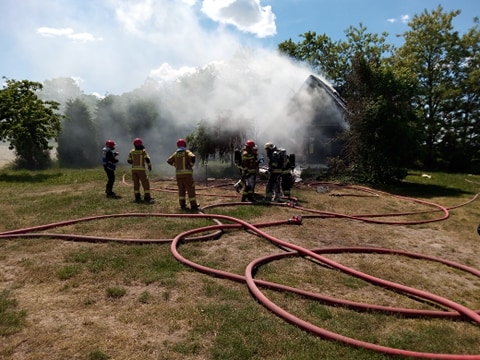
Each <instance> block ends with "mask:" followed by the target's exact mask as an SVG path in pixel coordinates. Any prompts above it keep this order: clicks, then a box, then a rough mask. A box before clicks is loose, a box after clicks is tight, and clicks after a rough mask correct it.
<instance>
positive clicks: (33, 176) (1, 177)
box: [0, 171, 62, 183]
mask: <svg viewBox="0 0 480 360" xmlns="http://www.w3.org/2000/svg"><path fill="white" fill-rule="evenodd" d="M60 176H62V173H55V174H38V173H35V172H28V171H25V172H15V173H14V174H9V173H0V181H5V182H12V183H14V182H30V183H31V182H34V183H40V182H45V181H48V180H50V179H54V178H59V177H60Z"/></svg>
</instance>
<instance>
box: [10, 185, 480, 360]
mask: <svg viewBox="0 0 480 360" xmlns="http://www.w3.org/2000/svg"><path fill="white" fill-rule="evenodd" d="M478 195H479V194H477V195H475V196H474V197H473V198H472V199H471V200H469V201H467V202H466V203H464V204H468V203H470V202H472V201H474V200H476V199H477V198H478ZM400 198H402V199H408V200H413V201H415V202H417V203H420V204H423V205H426V206H429V207H432V208H433V210H430V211H433V212H440V213H441V215H440V216H439V217H436V218H434V219H429V220H419V221H406V222H394V221H384V220H381V219H380V218H382V217H386V216H389V217H391V216H398V215H405V214H373V215H372V214H370V215H366V214H360V215H347V214H339V213H334V212H325V211H319V210H315V209H308V208H304V207H299V206H298V205H297V204H296V202H290V203H280V204H271V205H272V206H284V207H291V208H293V209H296V210H300V211H302V212H304V213H310V214H312V215H303V216H301V215H293V216H292V217H291V218H290V219H288V220H282V221H272V222H265V223H257V224H251V223H249V222H247V221H244V220H241V219H238V218H235V217H230V216H226V215H219V214H205V213H203V212H204V211H205V210H206V209H212V208H214V207H218V206H249V205H250V204H249V203H241V202H238V203H237V202H233V203H227V204H217V205H210V206H205V207H203V208H202V212H201V213H198V214H193V213H192V214H167V213H123V214H110V215H99V216H91V217H85V218H80V219H72V220H66V221H61V222H56V223H51V224H46V225H39V226H33V227H29V228H24V229H16V230H10V231H4V232H2V233H0V239H12V238H58V239H63V240H71V241H86V242H112V241H115V242H123V243H134V244H145V243H170V249H171V252H172V254H173V256H174V257H175V258H176V259H177V260H178V261H180V262H182V263H183V264H185V265H187V266H189V267H191V268H193V269H195V270H197V271H199V272H201V273H204V274H208V275H212V276H216V277H220V278H224V279H228V280H231V281H235V282H239V283H245V284H246V286H247V287H248V289H249V291H250V293H251V294H252V296H254V297H255V298H256V299H257V300H258V301H259V302H260V303H261V304H262V305H263V306H265V307H266V308H267V309H269V310H270V311H272V312H273V313H274V314H276V315H277V316H279V317H280V318H282V319H284V320H285V321H287V322H289V323H291V324H293V325H295V326H298V327H299V328H301V329H303V330H306V331H308V332H310V333H311V334H314V335H316V336H319V337H322V338H325V339H329V340H333V341H338V342H341V343H344V344H347V345H350V346H354V347H360V348H365V349H369V350H372V351H377V352H381V353H385V354H390V355H401V356H407V357H415V358H424V359H452V360H453V359H455V360H480V354H475V355H468V354H439V353H426V352H417V351H411V350H404V349H398V348H391V347H387V346H382V345H378V344H373V343H369V342H365V341H361V340H357V339H354V338H350V337H346V336H343V335H341V334H338V333H334V332H331V331H329V330H326V329H323V328H320V327H318V326H315V325H313V324H312V323H310V322H308V321H306V320H303V319H301V318H298V317H297V316H295V315H293V314H291V313H289V312H287V311H286V310H284V309H283V308H281V307H280V306H278V305H276V304H275V303H274V302H273V301H271V300H270V299H269V298H268V297H267V296H266V295H265V294H264V293H263V292H262V291H261V290H260V288H265V289H273V290H277V291H280V292H290V293H293V294H297V295H299V296H302V297H304V298H308V299H313V300H316V301H319V302H322V303H326V304H330V305H333V306H343V307H346V308H350V309H354V310H359V311H367V310H368V311H378V312H384V313H388V314H399V315H402V316H408V317H433V318H446V319H456V320H458V319H463V320H468V321H470V322H472V323H474V324H476V325H477V326H478V325H479V324H480V310H472V309H469V308H467V307H465V306H464V305H462V304H459V303H457V302H454V301H451V300H449V299H447V298H444V297H441V296H438V295H435V294H433V293H430V292H427V291H422V290H418V289H415V288H412V287H409V286H405V285H401V284H398V283H395V282H391V281H387V280H384V279H381V278H377V277H374V276H371V275H368V274H366V273H363V272H360V271H357V270H355V269H353V268H350V267H347V266H344V265H342V264H340V263H338V262H336V261H333V260H331V259H329V258H327V257H325V256H323V254H338V253H374V254H392V255H400V256H405V257H410V258H414V259H422V260H427V261H433V262H438V263H441V264H444V265H447V266H450V267H452V268H455V269H457V270H460V271H464V272H467V273H469V274H472V275H474V276H476V277H479V278H480V271H479V270H477V269H474V268H472V267H468V266H465V265H462V264H459V263H456V262H453V261H448V260H444V259H440V258H436V257H432V256H426V255H422V254H416V253H411V252H407V251H399V250H394V249H385V248H372V247H339V248H319V249H306V248H303V247H301V246H297V245H294V244H291V243H288V242H286V241H283V240H281V239H278V238H276V237H274V236H271V235H270V234H268V233H267V232H265V231H263V230H262V228H266V227H271V226H282V225H302V223H303V220H304V219H314V218H331V217H335V218H345V219H350V220H356V221H362V222H371V223H376V224H389V225H403V224H409V225H411V224H423V223H426V222H433V221H441V220H445V219H447V218H448V217H449V210H448V208H446V207H443V206H440V205H437V204H434V203H431V202H427V201H423V200H416V199H411V198H406V197H400ZM457 207H458V206H456V207H455V208H457ZM418 213H424V211H422V212H412V213H407V214H408V215H412V214H418ZM152 216H153V217H165V218H192V219H199V218H203V219H210V220H212V221H213V222H214V223H215V224H214V225H210V226H204V227H199V228H195V229H190V230H187V231H184V232H182V233H180V234H178V235H177V236H175V238H173V239H122V238H111V237H98V236H88V235H76V234H56V233H46V232H42V233H40V232H39V231H46V230H50V229H53V228H57V227H62V226H67V225H72V224H77V223H81V222H88V221H94V220H100V219H106V218H124V217H152ZM224 222H228V223H224ZM234 229H237V230H246V231H249V232H252V233H254V234H256V235H258V236H259V237H261V238H264V239H266V240H268V241H270V242H271V243H272V244H274V245H277V246H279V247H281V248H283V249H285V250H286V251H285V252H284V253H281V254H275V255H270V256H265V257H262V258H258V259H255V260H254V261H252V262H251V263H249V264H248V265H247V267H246V268H245V272H244V275H238V274H234V273H230V272H226V271H222V270H218V269H214V268H210V267H206V266H203V265H201V264H198V263H195V262H194V261H191V260H189V259H187V258H185V257H184V256H183V255H181V253H180V251H179V249H180V247H181V245H182V244H184V243H186V242H189V241H206V240H214V239H218V238H220V237H221V236H222V234H223V233H224V231H225V230H234ZM288 257H306V258H309V259H313V260H315V261H316V262H318V263H319V264H323V265H327V266H329V267H331V268H334V269H337V270H338V271H341V272H343V273H345V274H348V275H351V276H353V277H356V278H359V279H362V280H364V281H367V282H369V283H372V284H374V285H378V286H381V287H384V288H389V289H392V290H394V291H396V292H401V293H404V294H407V295H411V296H415V297H417V298H420V299H425V300H428V301H430V302H432V303H435V304H438V305H440V306H443V307H444V308H446V309H449V310H445V311H440V310H417V309H407V308H398V307H388V306H380V305H374V304H367V303H360V302H354V301H348V300H343V299H338V298H334V297H328V296H325V295H321V294H317V293H312V292H308V291H305V290H301V289H297V288H294V287H290V286H285V285H282V284H277V283H273V282H269V281H264V280H260V279H255V276H254V275H255V273H256V272H257V270H258V268H260V267H261V266H262V265H265V264H267V263H270V262H273V261H276V260H279V259H283V258H288Z"/></svg>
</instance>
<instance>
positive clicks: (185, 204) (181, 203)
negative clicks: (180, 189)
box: [180, 200, 187, 209]
mask: <svg viewBox="0 0 480 360" xmlns="http://www.w3.org/2000/svg"><path fill="white" fill-rule="evenodd" d="M180 208H181V209H186V208H187V203H186V201H185V200H180Z"/></svg>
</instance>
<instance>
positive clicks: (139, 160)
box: [127, 138, 153, 203]
mask: <svg viewBox="0 0 480 360" xmlns="http://www.w3.org/2000/svg"><path fill="white" fill-rule="evenodd" d="M133 147H134V148H133V149H132V150H130V153H129V154H128V159H127V162H128V163H129V164H130V165H132V180H133V193H134V195H135V201H136V202H140V201H142V194H141V192H140V185H141V186H142V187H143V192H144V198H143V199H144V200H145V202H147V203H153V199H152V197H151V194H150V180H149V179H148V175H147V172H146V170H145V166H146V167H147V168H148V171H152V162H151V160H150V156H149V155H148V153H147V150H146V149H145V146H143V141H142V139H140V138H136V139H135V140H133Z"/></svg>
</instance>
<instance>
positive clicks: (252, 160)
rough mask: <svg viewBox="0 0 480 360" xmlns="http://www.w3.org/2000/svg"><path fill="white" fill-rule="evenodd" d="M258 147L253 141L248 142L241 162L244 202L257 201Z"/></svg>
mask: <svg viewBox="0 0 480 360" xmlns="http://www.w3.org/2000/svg"><path fill="white" fill-rule="evenodd" d="M257 149H258V147H257V146H256V145H255V142H254V141H253V140H247V141H246V142H245V147H244V148H243V151H242V155H241V162H240V170H241V174H242V183H243V184H244V187H243V193H242V202H246V201H247V200H248V201H255V199H254V194H255V184H256V179H257V173H258V155H257Z"/></svg>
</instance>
